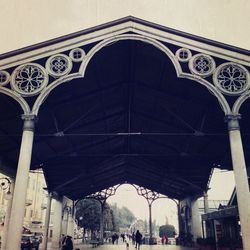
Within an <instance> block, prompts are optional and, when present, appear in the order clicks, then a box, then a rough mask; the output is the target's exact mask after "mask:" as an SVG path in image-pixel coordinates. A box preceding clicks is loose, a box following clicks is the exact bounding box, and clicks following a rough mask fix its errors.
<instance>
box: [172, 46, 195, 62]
mask: <svg viewBox="0 0 250 250" xmlns="http://www.w3.org/2000/svg"><path fill="white" fill-rule="evenodd" d="M175 55H176V57H177V58H178V60H179V61H180V62H188V61H189V60H190V58H191V57H192V53H191V51H190V50H189V49H185V48H180V49H178V50H177V51H176V53H175Z"/></svg>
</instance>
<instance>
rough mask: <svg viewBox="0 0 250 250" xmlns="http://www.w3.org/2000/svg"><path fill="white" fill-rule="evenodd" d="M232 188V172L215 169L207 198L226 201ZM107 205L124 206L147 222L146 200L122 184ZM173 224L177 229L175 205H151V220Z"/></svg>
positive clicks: (158, 202)
mask: <svg viewBox="0 0 250 250" xmlns="http://www.w3.org/2000/svg"><path fill="white" fill-rule="evenodd" d="M233 188H234V175H233V172H232V171H224V170H220V169H216V170H215V171H214V173H213V177H212V180H211V183H210V190H209V192H208V198H209V199H213V200H228V199H229V198H230V196H231V194H232V191H233ZM108 202H109V203H117V205H118V206H119V207H122V206H126V207H127V208H129V209H130V210H131V211H132V212H133V213H134V215H135V216H136V217H137V218H139V219H143V220H144V219H147V220H148V205H147V202H146V199H145V198H143V197H141V196H138V194H137V192H136V190H135V188H134V187H133V186H131V185H128V184H124V185H122V186H120V187H119V188H118V189H117V191H116V195H115V196H112V197H110V198H109V199H108ZM166 216H167V217H168V222H169V223H170V224H173V225H174V226H175V227H176V228H177V225H178V223H177V210H176V204H175V203H174V202H173V201H172V200H170V199H159V200H156V201H155V202H154V203H153V206H152V219H153V220H154V219H155V220H156V222H157V223H158V224H159V225H163V224H165V222H166Z"/></svg>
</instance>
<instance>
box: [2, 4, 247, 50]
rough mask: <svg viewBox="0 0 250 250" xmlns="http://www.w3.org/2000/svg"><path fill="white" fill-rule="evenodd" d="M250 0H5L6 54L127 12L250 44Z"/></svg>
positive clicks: (214, 38) (239, 43)
mask: <svg viewBox="0 0 250 250" xmlns="http://www.w3.org/2000/svg"><path fill="white" fill-rule="evenodd" d="M249 13H250V1H249V0H209V1H208V0H157V1H156V0H126V1H125V0H52V1H51V0H42V1H40V0H25V1H20V0H1V1H0V23H1V25H0V32H1V33H0V34H1V39H0V53H3V52H7V51H11V50H15V49H18V48H22V47H25V46H28V45H32V44H36V43H39V42H43V41H46V40H49V39H52V38H56V37H59V36H63V35H67V34H69V33H72V32H76V31H80V30H83V29H86V28H89V27H93V26H95V25H99V24H102V23H106V22H109V21H112V20H115V19H119V18H122V17H125V16H129V15H132V16H135V17H138V18H141V19H145V20H148V21H151V22H154V23H159V24H162V25H164V26H167V27H170V28H174V29H177V30H181V31H184V32H187V33H191V34H195V35H199V36H202V37H207V38H210V39H213V40H217V41H220V42H223V43H227V44H231V45H235V46H238V47H242V48H246V49H250V41H249V37H250V29H249V27H250V15H249Z"/></svg>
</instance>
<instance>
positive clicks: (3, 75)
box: [0, 70, 10, 86]
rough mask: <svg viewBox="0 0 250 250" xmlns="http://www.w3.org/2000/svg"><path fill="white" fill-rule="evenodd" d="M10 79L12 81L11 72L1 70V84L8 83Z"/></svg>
mask: <svg viewBox="0 0 250 250" xmlns="http://www.w3.org/2000/svg"><path fill="white" fill-rule="evenodd" d="M9 81H10V74H9V73H8V72H7V71H5V70H1V71H0V86H5V85H7V84H8V83H9Z"/></svg>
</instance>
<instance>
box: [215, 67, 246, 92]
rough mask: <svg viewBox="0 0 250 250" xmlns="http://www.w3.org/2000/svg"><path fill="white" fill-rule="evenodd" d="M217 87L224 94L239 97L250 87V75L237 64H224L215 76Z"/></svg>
mask: <svg viewBox="0 0 250 250" xmlns="http://www.w3.org/2000/svg"><path fill="white" fill-rule="evenodd" d="M213 81H214V84H215V86H216V87H217V88H218V89H219V90H220V91H221V92H223V93H224V94H227V95H239V94H241V93H243V92H244V91H246V90H247V89H248V88H249V87H250V82H249V73H248V71H247V69H246V68H244V67H243V66H241V65H239V64H236V63H231V62H229V63H223V64H221V65H220V66H219V67H218V68H217V69H216V71H215V73H214V75H213Z"/></svg>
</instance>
